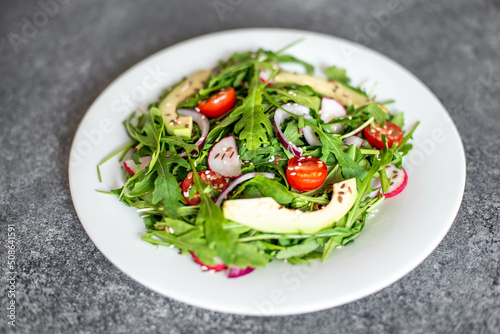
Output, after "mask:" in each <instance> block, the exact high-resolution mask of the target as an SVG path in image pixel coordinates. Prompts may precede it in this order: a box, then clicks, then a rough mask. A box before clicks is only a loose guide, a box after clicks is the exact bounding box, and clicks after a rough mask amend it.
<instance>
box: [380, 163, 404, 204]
mask: <svg viewBox="0 0 500 334" xmlns="http://www.w3.org/2000/svg"><path fill="white" fill-rule="evenodd" d="M385 173H386V174H387V178H388V179H389V182H390V183H389V189H388V190H387V193H386V194H384V196H385V198H390V197H394V196H396V195H398V194H399V193H400V192H402V191H403V190H404V188H405V187H406V185H407V184H408V174H406V171H405V169H404V168H402V169H398V168H396V166H395V165H394V164H388V165H387V166H385Z"/></svg>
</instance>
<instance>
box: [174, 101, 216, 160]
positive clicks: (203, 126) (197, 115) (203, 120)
mask: <svg viewBox="0 0 500 334" xmlns="http://www.w3.org/2000/svg"><path fill="white" fill-rule="evenodd" d="M177 113H178V114H179V115H181V116H191V117H192V118H193V121H194V122H196V124H198V126H199V128H200V130H201V136H200V139H198V140H197V141H196V143H194V144H195V145H196V146H198V147H199V149H200V150H201V148H202V147H203V144H204V143H205V139H207V135H208V131H209V130H210V122H209V121H208V118H207V116H205V115H203V114H202V113H201V112H199V111H196V110H194V109H185V108H181V109H177ZM185 156H186V152H183V153H182V154H181V155H180V157H181V158H184V157H185Z"/></svg>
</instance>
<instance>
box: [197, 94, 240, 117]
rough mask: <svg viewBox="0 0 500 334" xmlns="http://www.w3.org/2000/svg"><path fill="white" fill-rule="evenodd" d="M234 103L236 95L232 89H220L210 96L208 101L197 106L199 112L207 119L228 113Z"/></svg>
mask: <svg viewBox="0 0 500 334" xmlns="http://www.w3.org/2000/svg"><path fill="white" fill-rule="evenodd" d="M234 101H236V93H235V92H234V88H233V87H229V88H222V89H221V90H219V91H218V92H217V93H215V94H213V95H212V96H210V98H209V99H208V100H204V101H201V103H200V104H198V109H199V110H200V112H201V113H202V114H203V115H205V116H207V117H219V116H222V115H224V114H225V113H226V112H228V111H229V110H230V109H231V108H232V107H233V106H234Z"/></svg>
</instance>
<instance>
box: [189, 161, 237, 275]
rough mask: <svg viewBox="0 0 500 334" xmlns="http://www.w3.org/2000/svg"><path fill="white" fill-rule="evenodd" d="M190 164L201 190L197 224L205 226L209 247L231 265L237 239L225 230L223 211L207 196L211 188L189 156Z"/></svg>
mask: <svg viewBox="0 0 500 334" xmlns="http://www.w3.org/2000/svg"><path fill="white" fill-rule="evenodd" d="M188 158H189V164H190V165H191V169H192V171H193V181H194V185H195V186H196V187H197V188H198V189H200V190H201V191H199V194H200V204H199V206H200V211H199V213H198V216H197V217H196V224H197V225H203V226H204V230H205V235H206V238H207V242H208V246H209V247H210V248H213V249H215V250H216V251H217V254H218V255H219V256H220V257H221V259H222V261H224V263H225V264H226V265H228V266H229V265H231V264H232V263H233V260H234V247H235V238H233V237H230V235H229V234H228V233H227V232H226V231H225V230H224V228H223V227H222V225H223V224H224V223H225V222H226V219H225V218H224V215H223V213H222V210H221V208H220V207H218V206H217V205H215V203H214V201H212V199H211V198H210V197H209V196H208V195H207V194H206V192H205V191H204V190H205V187H209V185H207V184H206V183H204V182H203V181H202V180H201V178H200V177H199V175H198V173H197V172H196V167H195V166H194V163H193V160H192V159H191V158H190V157H189V156H188Z"/></svg>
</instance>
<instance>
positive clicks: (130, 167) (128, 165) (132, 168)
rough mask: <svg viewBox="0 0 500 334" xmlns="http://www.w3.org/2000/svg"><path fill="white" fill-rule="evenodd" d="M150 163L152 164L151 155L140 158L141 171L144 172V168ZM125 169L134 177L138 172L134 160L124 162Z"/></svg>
mask: <svg viewBox="0 0 500 334" xmlns="http://www.w3.org/2000/svg"><path fill="white" fill-rule="evenodd" d="M150 162H151V156H149V155H147V156H145V157H142V158H139V163H140V165H139V170H143V169H144V168H146V167H147V166H148V165H149V163H150ZM123 167H124V168H125V170H126V171H127V172H128V173H129V174H130V175H132V176H133V175H135V172H136V171H137V164H136V163H135V162H134V160H132V159H129V160H125V161H124V162H123Z"/></svg>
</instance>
